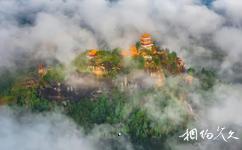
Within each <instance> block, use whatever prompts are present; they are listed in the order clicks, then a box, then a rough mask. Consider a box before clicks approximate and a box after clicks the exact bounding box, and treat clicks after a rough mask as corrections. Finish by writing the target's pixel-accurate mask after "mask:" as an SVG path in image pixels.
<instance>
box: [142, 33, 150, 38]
mask: <svg viewBox="0 0 242 150" xmlns="http://www.w3.org/2000/svg"><path fill="white" fill-rule="evenodd" d="M141 37H142V38H150V37H151V34H149V33H144V34H143V35H142V36H141Z"/></svg>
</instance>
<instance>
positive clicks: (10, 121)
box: [0, 107, 132, 150]
mask: <svg viewBox="0 0 242 150" xmlns="http://www.w3.org/2000/svg"><path fill="white" fill-rule="evenodd" d="M0 114H1V115H0V125H1V128H0V141H1V145H0V149H1V150H15V149H16V148H17V149H19V150H38V149H43V150H68V149H73V150H98V149H106V150H109V149H112V146H113V144H112V143H111V142H110V141H111V140H110V139H112V140H113V142H116V144H118V146H116V147H117V148H116V149H125V150H132V145H131V144H130V143H129V142H128V141H127V139H125V138H123V137H118V136H117V135H116V134H115V133H112V134H111V133H110V132H111V131H112V132H113V130H114V129H113V127H112V126H111V125H101V126H97V127H95V128H94V129H93V130H92V131H90V134H85V133H84V130H83V129H82V128H80V127H79V126H78V125H76V124H75V123H74V122H73V121H72V120H71V119H69V118H68V117H66V116H64V115H62V114H61V113H60V112H49V113H45V114H31V113H28V112H22V111H21V110H14V109H12V108H8V107H0ZM114 131H115V130H114ZM114 146H115V145H114Z"/></svg>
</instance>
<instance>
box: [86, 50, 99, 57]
mask: <svg viewBox="0 0 242 150" xmlns="http://www.w3.org/2000/svg"><path fill="white" fill-rule="evenodd" d="M96 54H97V50H96V49H91V50H89V51H88V56H96Z"/></svg>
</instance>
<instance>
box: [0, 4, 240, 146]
mask: <svg viewBox="0 0 242 150" xmlns="http://www.w3.org/2000/svg"><path fill="white" fill-rule="evenodd" d="M241 10H242V1H241V0H214V1H200V0H113V1H108V0H41V1H40V0H0V68H1V69H3V68H4V69H9V70H12V69H16V68H19V67H23V66H25V65H29V63H30V62H32V61H34V60H39V59H42V60H45V61H46V63H48V61H49V59H53V58H54V59H57V60H59V61H60V62H62V63H64V64H66V65H69V64H70V62H71V60H72V59H73V58H74V57H75V55H76V54H78V53H80V52H82V51H85V50H86V49H89V48H100V49H104V48H105V49H113V48H116V47H120V48H124V49H127V48H128V47H129V46H130V44H132V43H134V42H135V41H137V40H138V38H139V36H140V34H142V33H144V32H149V33H151V34H152V35H153V36H154V38H155V39H157V41H159V42H160V43H159V44H160V46H161V47H163V48H169V49H171V50H173V51H176V52H177V54H178V55H179V56H181V57H182V58H183V59H184V60H185V62H186V64H187V67H190V66H192V67H195V68H202V67H206V68H213V69H215V70H216V71H217V73H218V75H219V77H220V79H222V80H224V81H228V82H230V84H219V85H216V87H215V88H214V90H212V91H208V93H207V95H208V96H207V99H210V100H211V101H212V100H216V102H218V103H216V105H211V107H209V108H203V106H202V105H201V108H200V109H201V110H202V111H201V112H200V114H199V115H200V116H199V117H200V118H199V120H198V121H197V125H199V126H205V127H207V126H213V127H215V128H216V127H217V125H228V126H231V125H233V127H234V126H236V127H237V128H236V131H237V132H238V134H239V136H240V137H242V136H241V132H240V128H241V125H242V120H241V117H240V114H241V113H242V112H241V107H242V101H241V99H242V94H241V91H242V85H241V81H242V71H241V70H242V59H241V56H242V42H241V41H242V13H241ZM190 96H192V97H193V103H196V104H197V105H198V106H199V104H200V103H201V102H202V101H203V100H204V97H203V96H202V94H201V93H200V92H199V91H194V93H192V94H191V95H190ZM218 104H219V105H218ZM151 108H152V107H151ZM151 112H152V111H151ZM0 113H1V116H0V126H1V128H0V142H1V144H0V149H3V150H14V149H23V150H28V149H29V150H36V149H47V150H48V149H52V150H65V149H74V150H75V149H100V143H99V142H97V141H99V138H95V140H93V139H90V137H88V136H84V135H83V134H81V133H79V130H77V129H76V128H78V127H76V125H75V124H74V123H73V122H72V121H70V120H69V119H68V118H66V117H64V116H61V117H57V119H58V118H61V120H62V121H64V123H62V121H58V120H57V121H56V120H55V118H56V116H55V115H54V116H53V115H50V116H49V115H44V116H35V115H34V116H33V115H32V114H29V115H30V116H28V117H27V121H25V119H24V121H22V119H20V120H19V118H18V116H17V117H16V115H15V113H16V112H14V111H13V112H12V110H9V109H8V108H1V111H0ZM57 116H60V114H57ZM38 118H41V119H43V120H41V121H39V119H38ZM66 120H67V123H65V122H66ZM56 122H57V123H56ZM53 129H54V130H53ZM77 131H78V133H76V132H77ZM93 134H94V135H95V136H94V137H96V135H98V134H96V132H94V133H93ZM23 137H26V138H23ZM2 141H3V142H2ZM30 143H33V144H30ZM97 143H99V144H97ZM121 143H125V144H124V145H129V144H127V143H129V142H127V141H121ZM174 143H176V142H174V141H173V140H172V139H171V140H170V143H169V142H168V144H171V145H174V149H183V148H184V149H195V147H196V148H197V149H198V147H200V149H214V150H215V149H219V150H221V149H232V150H233V149H234V150H238V149H241V147H242V146H241V144H240V143H239V142H237V143H235V144H227V145H224V144H223V143H222V146H221V143H212V144H211V143H202V144H201V145H195V147H193V146H192V145H182V146H181V145H178V144H174ZM96 145H98V146H96ZM42 146H44V147H42ZM126 149H132V146H131V145H129V146H128V147H126Z"/></svg>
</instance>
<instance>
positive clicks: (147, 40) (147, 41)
mask: <svg viewBox="0 0 242 150" xmlns="http://www.w3.org/2000/svg"><path fill="white" fill-rule="evenodd" d="M140 44H141V48H145V49H150V50H151V49H152V47H153V45H154V43H153V41H152V37H151V34H148V33H144V34H143V35H142V36H141V37H140Z"/></svg>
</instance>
